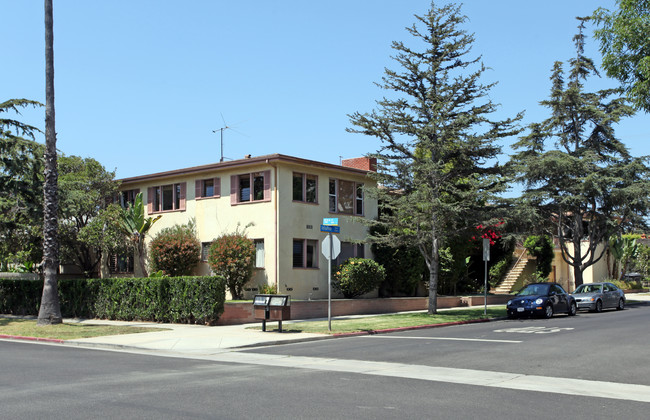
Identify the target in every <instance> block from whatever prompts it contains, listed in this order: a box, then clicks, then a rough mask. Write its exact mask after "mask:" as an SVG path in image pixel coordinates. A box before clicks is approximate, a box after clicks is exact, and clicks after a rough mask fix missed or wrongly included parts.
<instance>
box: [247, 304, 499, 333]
mask: <svg viewBox="0 0 650 420" xmlns="http://www.w3.org/2000/svg"><path fill="white" fill-rule="evenodd" d="M504 316H506V309H505V307H502V308H488V310H487V316H484V315H483V308H471V309H454V310H449V311H447V310H445V311H440V312H438V313H437V314H435V315H429V314H427V313H426V312H411V313H405V314H389V315H373V316H367V317H360V318H348V317H345V316H342V317H334V318H332V331H329V330H328V323H327V320H325V321H305V322H297V323H292V324H288V323H284V324H283V325H282V331H285V332H302V333H314V334H340V333H349V332H361V331H377V330H386V329H392V328H402V327H416V326H423V325H435V324H446V323H448V322H459V321H470V320H475V319H482V318H499V317H504ZM274 325H276V324H275V322H273V321H268V322H267V325H266V329H267V331H271V330H272V328H274ZM251 329H256V330H261V329H262V327H251Z"/></svg>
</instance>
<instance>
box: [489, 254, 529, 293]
mask: <svg viewBox="0 0 650 420" xmlns="http://www.w3.org/2000/svg"><path fill="white" fill-rule="evenodd" d="M515 257H517V252H515ZM534 261H535V258H533V257H531V256H529V255H528V251H526V250H525V249H522V250H521V252H520V253H519V256H518V258H517V260H516V261H515V263H514V264H512V266H511V267H510V270H508V273H507V274H506V276H505V277H504V278H503V281H501V283H499V285H498V286H497V287H496V289H494V293H495V294H497V295H507V294H510V293H511V292H512V288H513V286H514V285H515V284H516V283H517V280H519V277H521V275H522V273H523V272H524V270H526V266H528V264H531V263H533V262H534Z"/></svg>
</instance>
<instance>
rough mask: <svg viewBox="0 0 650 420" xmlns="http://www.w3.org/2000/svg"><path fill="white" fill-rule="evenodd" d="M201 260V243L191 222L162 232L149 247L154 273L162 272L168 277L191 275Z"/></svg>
mask: <svg viewBox="0 0 650 420" xmlns="http://www.w3.org/2000/svg"><path fill="white" fill-rule="evenodd" d="M200 258H201V243H200V242H199V240H198V238H197V237H196V233H195V230H194V225H193V224H192V223H191V222H190V223H188V224H186V225H176V226H172V227H170V228H165V229H163V230H161V231H160V232H159V233H158V234H157V235H156V236H155V237H154V238H153V240H152V241H151V244H150V245H149V259H150V261H149V262H150V263H151V268H152V271H153V272H156V271H162V272H163V273H164V274H166V275H168V276H172V277H176V276H183V275H189V274H191V273H192V270H193V269H194V267H196V265H197V264H198V263H199V260H200Z"/></svg>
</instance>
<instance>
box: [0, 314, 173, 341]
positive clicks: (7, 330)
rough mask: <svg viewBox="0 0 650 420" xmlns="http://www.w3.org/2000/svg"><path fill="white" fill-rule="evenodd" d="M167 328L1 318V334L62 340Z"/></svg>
mask: <svg viewBox="0 0 650 420" xmlns="http://www.w3.org/2000/svg"><path fill="white" fill-rule="evenodd" d="M165 329H166V328H153V327H129V326H118V325H90V324H66V323H64V324H58V325H49V326H44V327H40V326H37V325H36V320H31V319H15V318H0V335H13V336H20V337H38V338H54V339H60V340H72V339H75V338H89V337H101V336H105V335H120V334H135V333H143V332H150V331H162V330H165Z"/></svg>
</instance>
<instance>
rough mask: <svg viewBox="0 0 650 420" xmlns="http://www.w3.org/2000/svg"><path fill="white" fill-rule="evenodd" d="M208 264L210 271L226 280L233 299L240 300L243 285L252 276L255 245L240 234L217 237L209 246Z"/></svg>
mask: <svg viewBox="0 0 650 420" xmlns="http://www.w3.org/2000/svg"><path fill="white" fill-rule="evenodd" d="M208 263H209V264H210V268H212V271H214V273H215V274H216V275H218V276H223V277H224V278H225V279H226V286H228V290H230V294H231V295H232V298H233V299H242V294H243V290H244V285H245V284H246V283H248V281H249V280H250V279H251V277H252V276H253V268H254V265H255V244H254V242H253V240H252V239H249V238H247V237H246V236H245V235H243V234H241V233H232V234H227V235H222V236H220V237H218V238H217V239H216V240H215V241H214V242H213V243H212V245H211V246H210V251H209V253H208Z"/></svg>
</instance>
